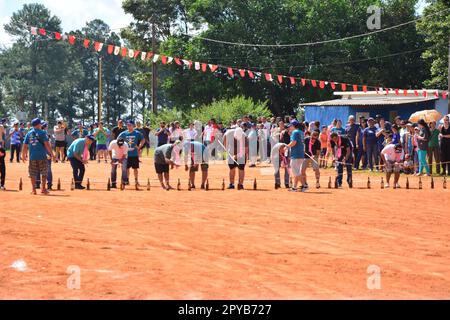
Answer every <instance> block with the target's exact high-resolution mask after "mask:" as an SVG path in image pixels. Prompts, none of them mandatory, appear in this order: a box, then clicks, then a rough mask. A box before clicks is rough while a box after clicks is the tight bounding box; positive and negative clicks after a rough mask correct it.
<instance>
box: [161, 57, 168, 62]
mask: <svg viewBox="0 0 450 320" xmlns="http://www.w3.org/2000/svg"><path fill="white" fill-rule="evenodd" d="M161 62H162V64H167V57H166V56H164V55H161Z"/></svg>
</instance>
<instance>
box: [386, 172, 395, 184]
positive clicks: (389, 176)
mask: <svg viewBox="0 0 450 320" xmlns="http://www.w3.org/2000/svg"><path fill="white" fill-rule="evenodd" d="M391 175H392V173H390V172H386V183H387V184H389V182H390V181H391ZM394 180H395V179H394ZM394 183H395V182H394Z"/></svg>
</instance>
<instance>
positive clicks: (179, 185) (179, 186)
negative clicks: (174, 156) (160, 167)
mask: <svg viewBox="0 0 450 320" xmlns="http://www.w3.org/2000/svg"><path fill="white" fill-rule="evenodd" d="M177 190H178V191H181V180H180V179H178V184H177Z"/></svg>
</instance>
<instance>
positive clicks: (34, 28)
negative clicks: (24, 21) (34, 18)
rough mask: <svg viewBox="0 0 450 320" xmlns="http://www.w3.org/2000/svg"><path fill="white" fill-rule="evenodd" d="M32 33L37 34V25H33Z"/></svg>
mask: <svg viewBox="0 0 450 320" xmlns="http://www.w3.org/2000/svg"><path fill="white" fill-rule="evenodd" d="M31 34H32V35H34V36H37V28H36V27H31Z"/></svg>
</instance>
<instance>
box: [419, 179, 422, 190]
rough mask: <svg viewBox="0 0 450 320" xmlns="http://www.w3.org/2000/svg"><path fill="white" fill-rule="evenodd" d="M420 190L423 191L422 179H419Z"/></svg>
mask: <svg viewBox="0 0 450 320" xmlns="http://www.w3.org/2000/svg"><path fill="white" fill-rule="evenodd" d="M419 190H422V177H419Z"/></svg>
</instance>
